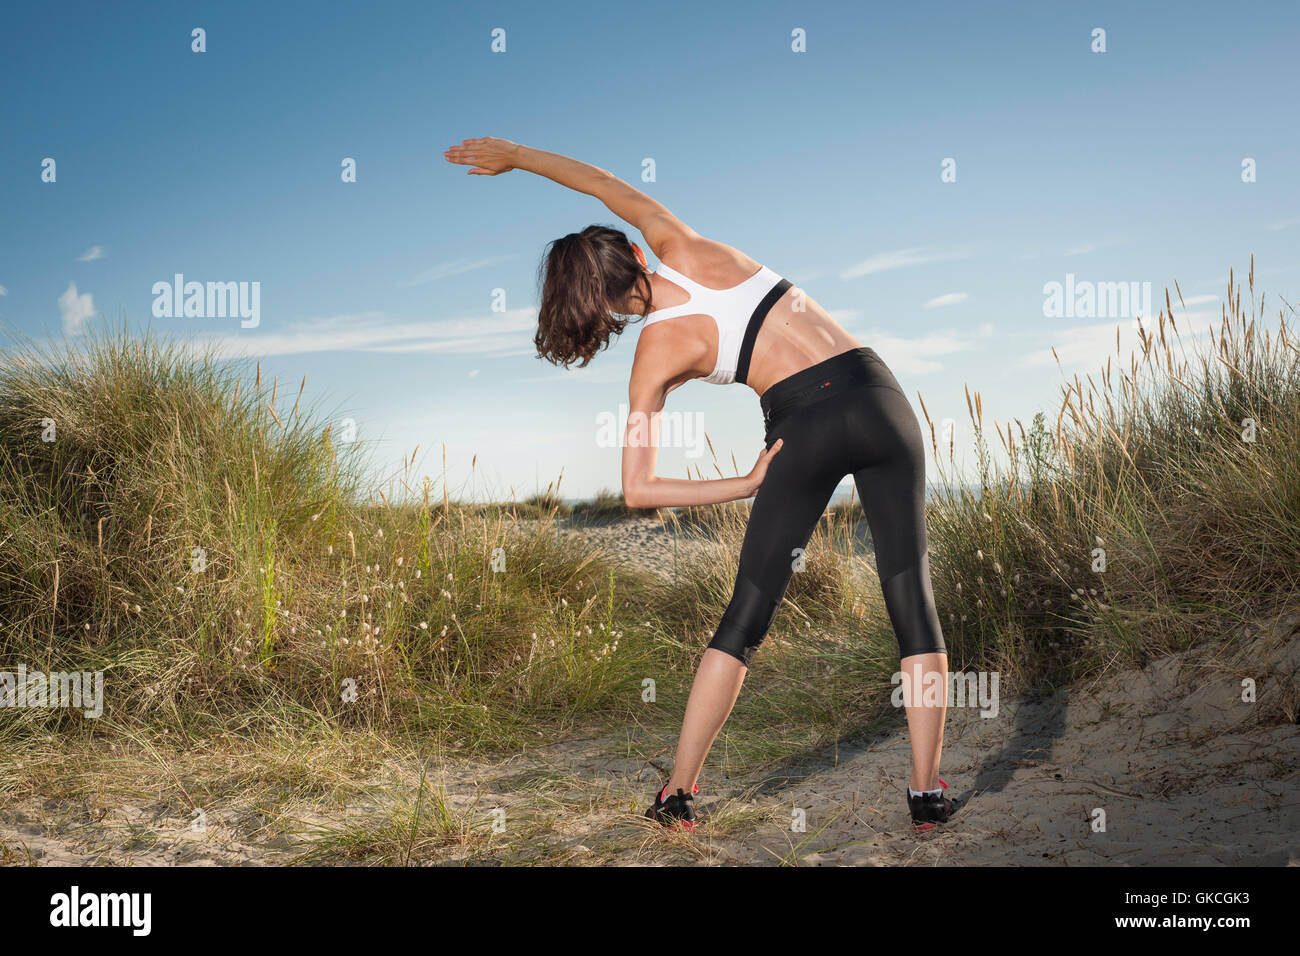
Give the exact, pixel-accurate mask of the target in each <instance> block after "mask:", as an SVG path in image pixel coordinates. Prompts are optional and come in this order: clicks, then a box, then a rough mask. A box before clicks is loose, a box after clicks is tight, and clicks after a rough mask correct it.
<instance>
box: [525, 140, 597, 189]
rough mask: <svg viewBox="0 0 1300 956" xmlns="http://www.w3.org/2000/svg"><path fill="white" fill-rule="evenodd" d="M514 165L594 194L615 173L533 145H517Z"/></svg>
mask: <svg viewBox="0 0 1300 956" xmlns="http://www.w3.org/2000/svg"><path fill="white" fill-rule="evenodd" d="M514 165H515V168H516V169H523V170H526V171H528V172H530V173H536V174H537V175H538V176H545V177H546V178H547V179H551V180H554V181H555V182H557V183H559V184H560V185H561V186H567V187H568V188H569V189H576V190H577V191H578V192H580V193H586V194H587V195H592V194H594V193H595V191H596V190H597V189H598V188H599V187H600V186H601V184H602V183H604V182H605V181H606V180H607V179H609V177H610V176H612V175H613V174H612V173H610V172H609V171H608V170H604V169H601V168H600V167H599V166H593V165H591V164H590V163H584V162H582V161H581V160H577V159H573V158H571V157H569V156H562V155H560V154H559V153H548V152H547V151H546V150H544V149H534V148H533V147H531V146H522V145H518V146H516V154H515V160H514Z"/></svg>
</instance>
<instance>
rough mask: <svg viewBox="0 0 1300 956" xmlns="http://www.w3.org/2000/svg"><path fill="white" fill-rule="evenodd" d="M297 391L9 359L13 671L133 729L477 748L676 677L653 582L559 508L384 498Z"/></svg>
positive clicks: (4, 376)
mask: <svg viewBox="0 0 1300 956" xmlns="http://www.w3.org/2000/svg"><path fill="white" fill-rule="evenodd" d="M248 372H250V373H251V372H252V370H251V369H249V370H248ZM250 379H251V381H250ZM301 394H302V387H301V386H299V388H298V389H297V390H293V391H289V392H286V390H284V389H282V388H280V386H279V385H278V383H276V382H270V383H268V382H264V381H263V380H262V378H261V375H260V370H259V371H258V372H257V373H256V374H247V375H245V374H241V370H240V369H239V368H232V367H231V366H229V365H228V364H225V363H220V362H216V361H213V360H211V359H210V358H207V357H203V356H195V355H193V354H191V353H190V352H189V351H187V350H185V349H183V348H178V347H176V346H174V345H169V344H165V343H163V342H161V341H159V340H158V339H157V338H154V337H145V338H144V339H135V338H131V337H129V336H127V335H126V333H125V332H122V333H121V334H111V333H110V334H107V335H103V336H101V337H99V338H96V339H92V340H90V341H89V342H86V343H83V344H80V345H78V346H76V347H75V348H74V347H72V346H67V345H64V346H51V347H46V348H37V347H34V346H30V345H25V346H23V347H22V348H19V349H15V350H13V351H11V352H9V353H8V354H7V355H6V356H5V362H4V365H3V368H2V369H0V621H3V627H2V628H0V662H3V663H5V664H7V665H16V664H19V663H22V664H25V665H26V666H27V667H28V668H29V669H43V670H79V671H96V670H102V671H104V672H105V686H106V691H105V693H106V698H107V705H106V708H107V709H106V714H107V715H108V716H109V717H110V718H111V719H112V720H113V721H115V722H118V723H120V724H125V725H136V726H178V727H182V728H186V729H188V730H194V729H196V728H201V727H205V726H208V727H224V726H231V725H238V724H241V723H250V724H255V723H257V722H259V721H264V722H272V723H283V722H289V723H293V722H295V721H299V722H300V721H309V722H310V721H315V720H326V721H330V722H338V723H341V724H345V725H346V724H364V725H367V726H371V727H382V728H385V729H388V730H393V731H408V732H412V733H419V734H436V735H438V736H440V737H443V738H446V739H447V740H448V741H449V742H451V743H456V742H459V743H461V744H463V745H465V746H469V747H475V746H488V745H493V746H497V745H502V744H505V743H508V742H509V741H511V740H517V739H518V737H519V735H520V734H525V733H528V734H532V733H533V731H532V728H533V726H534V725H536V724H539V723H541V724H545V725H547V726H550V727H552V728H554V727H563V726H566V725H568V724H571V723H572V722H574V721H577V720H581V719H584V717H586V716H589V715H591V714H593V713H597V712H599V713H610V712H617V711H618V710H619V708H620V707H621V708H624V709H626V708H628V707H630V706H632V703H631V702H633V701H635V700H636V699H637V697H636V692H637V689H638V687H639V682H640V680H641V678H642V677H643V676H644V675H645V674H646V673H647V672H652V671H654V670H655V669H656V668H657V669H658V670H663V669H665V667H667V666H668V665H667V664H666V663H665V651H664V648H663V646H662V645H661V644H660V643H659V642H658V640H657V637H658V634H657V631H656V625H653V624H651V625H650V626H648V627H647V626H646V624H645V622H646V615H645V614H644V613H643V604H644V602H643V601H642V600H641V599H639V598H638V587H639V585H638V584H637V582H635V581H631V580H628V579H626V578H620V577H618V576H617V575H616V573H615V572H614V571H613V570H612V569H611V568H610V567H608V566H607V565H606V564H605V563H604V562H603V560H602V558H601V557H600V555H598V554H597V553H596V552H595V551H594V550H593V549H591V548H588V547H584V546H583V545H582V544H581V543H580V542H577V541H574V540H572V539H569V538H563V537H562V536H560V535H557V534H556V533H555V531H554V520H555V515H554V513H553V512H552V513H549V514H548V513H545V512H542V513H541V514H540V520H532V521H520V520H516V517H515V515H514V514H513V510H512V509H510V508H508V507H498V508H472V507H462V506H457V505H455V504H454V503H452V502H450V501H449V500H448V499H447V496H446V492H445V489H444V490H443V493H442V494H439V493H438V489H437V488H436V487H435V486H432V485H431V484H429V483H427V482H426V483H425V484H424V486H423V488H422V489H417V492H418V494H417V495H416V496H415V499H414V501H413V502H407V503H404V504H401V505H397V504H390V503H389V502H387V501H386V500H385V499H384V498H383V496H382V495H380V496H377V497H374V498H368V497H366V496H365V492H364V489H363V488H362V486H361V482H360V478H359V475H360V474H361V470H360V461H361V458H360V453H359V452H358V451H357V450H356V449H355V447H353V446H349V445H344V444H341V443H340V442H339V441H337V440H336V439H335V436H333V435H332V434H331V427H330V426H329V425H328V424H321V423H320V421H318V420H317V418H316V417H314V416H312V415H311V414H309V413H308V410H306V409H303V408H302V407H301V405H300V399H301ZM524 510H526V511H527V510H528V509H526V508H525V509H524ZM530 513H533V514H536V513H537V511H536V507H534V508H533V509H532V510H531V512H530ZM10 716H11V717H12V718H13V719H11V720H7V722H6V724H5V727H6V732H16V731H17V730H20V729H21V728H22V727H23V726H30V725H39V726H43V727H44V726H51V725H55V724H60V723H67V722H72V723H77V722H80V721H81V720H82V718H81V717H80V716H79V715H77V714H75V713H70V712H68V711H66V710H64V711H60V710H36V709H32V710H25V711H13V712H11V715H10ZM85 726H86V727H87V728H89V726H90V725H89V724H86V725H85Z"/></svg>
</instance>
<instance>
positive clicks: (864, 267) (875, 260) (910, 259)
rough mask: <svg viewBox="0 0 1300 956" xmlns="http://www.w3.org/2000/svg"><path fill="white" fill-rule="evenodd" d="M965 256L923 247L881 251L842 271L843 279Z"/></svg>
mask: <svg viewBox="0 0 1300 956" xmlns="http://www.w3.org/2000/svg"><path fill="white" fill-rule="evenodd" d="M960 258H963V255H962V254H961V253H956V252H936V251H933V250H927V249H923V248H917V249H898V250H895V251H894V252H881V253H878V254H876V255H874V256H872V257H870V258H869V259H863V260H862V261H861V262H859V263H858V264H857V265H855V266H850V267H849V268H848V269H845V270H844V271H843V272H841V273H840V278H841V279H856V278H858V277H859V276H869V275H875V274H876V273H877V272H888V271H890V270H891V269H906V268H908V267H909V266H923V265H926V264H927V263H930V262H945V261H947V260H949V259H960Z"/></svg>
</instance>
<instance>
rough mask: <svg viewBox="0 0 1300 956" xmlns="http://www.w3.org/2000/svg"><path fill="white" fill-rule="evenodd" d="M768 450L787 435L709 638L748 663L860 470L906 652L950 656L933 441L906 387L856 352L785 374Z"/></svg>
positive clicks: (773, 391) (870, 356)
mask: <svg viewBox="0 0 1300 956" xmlns="http://www.w3.org/2000/svg"><path fill="white" fill-rule="evenodd" d="M761 404H762V408H763V418H764V421H765V422H766V423H767V436H766V443H767V447H769V448H771V447H772V444H773V442H775V441H776V440H777V439H778V438H780V439H783V440H784V444H783V445H782V446H781V450H780V452H778V453H777V455H776V457H775V458H773V459H772V462H771V464H770V465H769V466H768V470H767V476H766V478H765V479H764V480H763V484H762V485H761V486H760V487H759V489H758V496H757V497H756V498H755V499H754V506H753V510H752V511H751V512H750V515H749V524H748V525H747V526H746V528H745V541H744V544H743V545H742V546H741V549H740V568H739V571H738V573H737V575H736V587H735V590H734V591H733V592H732V596H731V603H730V604H728V605H727V610H726V613H724V614H723V615H722V622H721V623H720V624H719V625H718V630H717V633H716V634H715V635H714V636H713V640H712V641H710V642H709V647H713V648H716V649H718V650H720V651H723V652H725V653H727V654H730V655H731V656H732V657H735V658H738V659H739V660H740V661H741V662H743V663H744V664H745V665H746V666H748V665H749V662H750V661H751V660H752V659H753V657H754V652H755V651H757V650H758V645H759V644H760V643H762V641H763V638H764V637H765V636H766V634H767V631H768V628H769V627H771V626H772V619H773V618H774V617H775V616H776V609H777V607H778V606H779V605H780V603H781V599H782V597H784V596H785V589H786V587H787V586H788V585H789V583H790V576H791V574H793V572H794V568H795V565H796V564H797V563H798V561H799V560H800V558H801V557H802V553H803V551H802V549H803V548H804V547H805V546H806V545H807V544H808V539H809V538H810V537H811V536H812V533H813V530H814V529H815V528H816V527H817V522H818V520H819V519H820V518H821V516H822V512H823V511H825V510H826V504H827V502H828V501H830V497H831V494H832V493H833V492H834V491H835V488H836V486H837V485H838V484H839V483H840V481H841V479H843V477H844V476H845V475H847V474H852V475H853V480H854V481H855V482H856V483H857V486H858V494H859V495H860V496H861V498H862V506H863V508H864V509H865V511H866V515H867V522H868V524H869V525H870V527H871V540H872V544H873V546H874V547H875V552H876V570H877V571H878V572H879V574H880V588H881V590H882V591H883V592H884V595H885V606H886V607H887V608H888V610H889V619H890V621H891V622H892V623H893V625H894V634H895V635H896V636H897V638H898V647H899V654H900V656H901V657H910V656H912V655H914V654H928V653H944V652H946V650H947V649H946V648H945V646H944V643H943V632H942V631H941V630H940V628H939V615H938V614H937V613H936V612H935V609H934V594H933V592H932V591H931V590H930V565H929V559H928V557H927V555H926V545H925V446H924V444H923V442H922V438H921V427H920V425H919V424H918V423H917V420H916V415H915V414H914V413H913V412H912V408H911V406H910V405H909V404H908V402H907V397H906V396H905V395H904V394H903V390H902V388H901V387H899V384H898V382H897V381H896V380H895V379H894V376H893V375H892V374H891V373H890V371H889V369H888V368H886V367H885V363H884V362H882V361H881V360H880V357H879V356H878V355H876V353H875V352H873V351H872V350H871V349H868V348H858V349H853V350H852V351H849V352H844V353H842V354H840V355H836V356H834V357H833V358H829V359H827V360H826V361H824V362H820V363H818V364H817V365H814V366H812V367H810V368H807V369H804V370H803V371H802V372H797V373H796V374H794V375H791V376H790V377H789V378H785V379H782V380H781V381H779V382H777V383H776V384H775V385H773V386H772V387H771V388H770V389H768V390H767V391H766V392H765V393H764V394H763V397H762V400H761Z"/></svg>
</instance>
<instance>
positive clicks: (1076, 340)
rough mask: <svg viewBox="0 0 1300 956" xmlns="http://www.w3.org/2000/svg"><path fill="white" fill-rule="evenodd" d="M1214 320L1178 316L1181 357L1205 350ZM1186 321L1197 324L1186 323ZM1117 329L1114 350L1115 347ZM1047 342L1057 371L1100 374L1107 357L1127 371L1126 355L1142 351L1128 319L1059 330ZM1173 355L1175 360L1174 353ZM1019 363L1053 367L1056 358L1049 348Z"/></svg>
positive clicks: (1194, 314)
mask: <svg viewBox="0 0 1300 956" xmlns="http://www.w3.org/2000/svg"><path fill="white" fill-rule="evenodd" d="M1214 318H1215V316H1213V315H1212V314H1211V313H1209V312H1189V313H1187V314H1186V315H1185V316H1179V317H1178V329H1179V335H1178V336H1177V340H1178V341H1180V342H1181V343H1182V345H1181V350H1182V352H1183V353H1184V354H1186V355H1188V356H1191V355H1193V354H1195V353H1196V352H1197V350H1199V349H1203V348H1205V347H1206V345H1207V343H1208V344H1211V345H1212V344H1213V341H1214V333H1213V328H1212V325H1213V319H1214ZM1187 320H1191V322H1193V323H1197V324H1189V322H1188V321H1187ZM1144 328H1145V329H1146V330H1147V334H1148V335H1155V334H1157V333H1156V328H1155V325H1154V324H1153V323H1150V322H1148V323H1145V324H1144ZM1117 329H1118V330H1119V347H1118V350H1117V349H1116V344H1115V332H1116V330H1117ZM1166 332H1167V334H1168V335H1169V336H1170V337H1171V338H1172V337H1173V333H1172V331H1170V330H1168V329H1166ZM1051 343H1052V345H1053V346H1055V348H1056V355H1058V356H1060V359H1061V368H1062V369H1064V370H1066V371H1079V372H1093V371H1100V370H1101V369H1103V368H1105V367H1106V359H1107V358H1111V357H1115V358H1117V359H1120V360H1122V362H1121V364H1122V365H1123V367H1125V368H1127V367H1128V362H1129V356H1130V354H1132V353H1134V352H1137V353H1138V354H1139V355H1140V354H1141V348H1142V339H1141V337H1140V336H1139V335H1138V331H1137V329H1136V327H1135V326H1134V323H1133V322H1132V321H1131V320H1125V321H1123V322H1107V323H1105V324H1102V325H1083V326H1076V327H1074V328H1071V329H1062V330H1061V331H1060V332H1056V333H1053V334H1052V335H1051ZM1174 354H1175V360H1177V356H1178V352H1175V353H1174ZM1020 364H1021V365H1022V366H1030V367H1032V366H1043V365H1055V364H1056V357H1055V356H1053V355H1052V349H1051V348H1045V349H1039V350H1037V351H1034V352H1030V353H1028V354H1026V355H1024V356H1021V358H1020Z"/></svg>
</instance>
